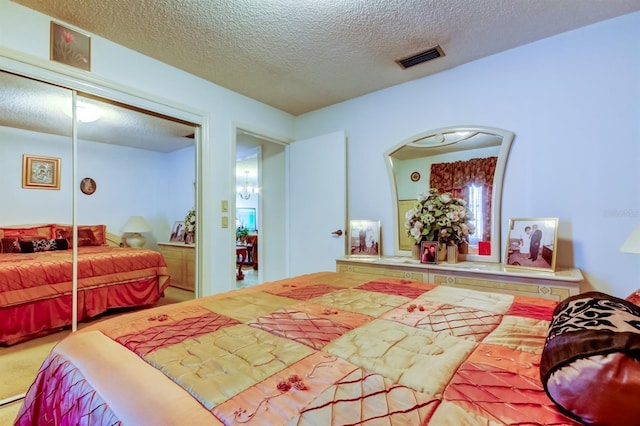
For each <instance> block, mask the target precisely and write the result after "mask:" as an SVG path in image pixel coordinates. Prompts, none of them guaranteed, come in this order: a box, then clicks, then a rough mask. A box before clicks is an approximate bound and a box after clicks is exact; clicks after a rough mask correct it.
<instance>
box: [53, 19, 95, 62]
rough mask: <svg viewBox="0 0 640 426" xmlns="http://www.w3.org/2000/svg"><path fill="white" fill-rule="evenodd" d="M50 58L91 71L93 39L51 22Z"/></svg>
mask: <svg viewBox="0 0 640 426" xmlns="http://www.w3.org/2000/svg"><path fill="white" fill-rule="evenodd" d="M49 44H50V49H49V58H50V59H51V60H52V61H56V62H60V63H62V64H65V65H71V66H72V67H76V68H80V69H81V70H85V71H91V37H89V36H88V35H86V34H83V33H81V32H78V31H74V30H72V29H70V28H67V27H64V26H62V25H60V24H58V23H56V22H53V21H51V40H50V43H49Z"/></svg>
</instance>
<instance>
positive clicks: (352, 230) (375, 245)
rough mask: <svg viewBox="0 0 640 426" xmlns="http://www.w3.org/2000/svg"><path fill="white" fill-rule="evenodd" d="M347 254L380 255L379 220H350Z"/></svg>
mask: <svg viewBox="0 0 640 426" xmlns="http://www.w3.org/2000/svg"><path fill="white" fill-rule="evenodd" d="M348 237H349V254H350V255H351V256H363V257H364V256H375V257H380V221H379V220H352V221H350V222H349V234H348Z"/></svg>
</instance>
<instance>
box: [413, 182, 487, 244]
mask: <svg viewBox="0 0 640 426" xmlns="http://www.w3.org/2000/svg"><path fill="white" fill-rule="evenodd" d="M471 217H472V216H471V211H470V210H469V208H468V207H467V203H466V202H465V201H464V200H462V199H460V198H454V197H453V196H451V194H449V193H448V192H445V193H442V194H440V192H439V191H438V190H437V189H435V188H430V189H429V191H428V192H427V193H426V194H425V193H420V195H419V196H418V199H417V200H416V202H415V205H414V206H413V207H412V208H410V209H409V210H408V211H407V213H406V216H405V222H404V227H405V230H406V232H407V235H408V236H410V237H411V238H412V239H414V240H415V243H416V244H420V242H421V241H438V242H439V243H440V246H441V249H444V248H445V247H446V246H449V245H453V246H457V245H458V244H460V243H462V242H463V241H466V239H467V236H468V235H469V234H473V232H474V231H475V228H474V226H473V224H471V223H470V221H471Z"/></svg>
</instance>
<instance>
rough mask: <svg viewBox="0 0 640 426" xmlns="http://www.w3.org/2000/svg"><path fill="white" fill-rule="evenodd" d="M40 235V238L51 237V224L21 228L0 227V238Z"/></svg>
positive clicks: (21, 237)
mask: <svg viewBox="0 0 640 426" xmlns="http://www.w3.org/2000/svg"><path fill="white" fill-rule="evenodd" d="M27 236H31V237H41V238H52V237H53V234H52V226H51V225H41V226H29V227H23V228H13V227H8V228H0V238H1V237H7V238H11V237H15V238H20V239H23V237H27Z"/></svg>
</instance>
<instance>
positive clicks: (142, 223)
mask: <svg viewBox="0 0 640 426" xmlns="http://www.w3.org/2000/svg"><path fill="white" fill-rule="evenodd" d="M150 231H151V227H150V226H149V224H148V223H147V221H146V220H144V218H143V217H142V216H131V217H130V218H129V220H127V223H125V224H124V227H123V228H122V232H123V233H125V234H127V235H126V236H125V242H126V243H127V245H128V246H129V247H133V248H142V247H143V246H144V243H145V242H146V241H147V240H146V239H145V238H144V236H143V235H142V234H141V233H142V232H150Z"/></svg>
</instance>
